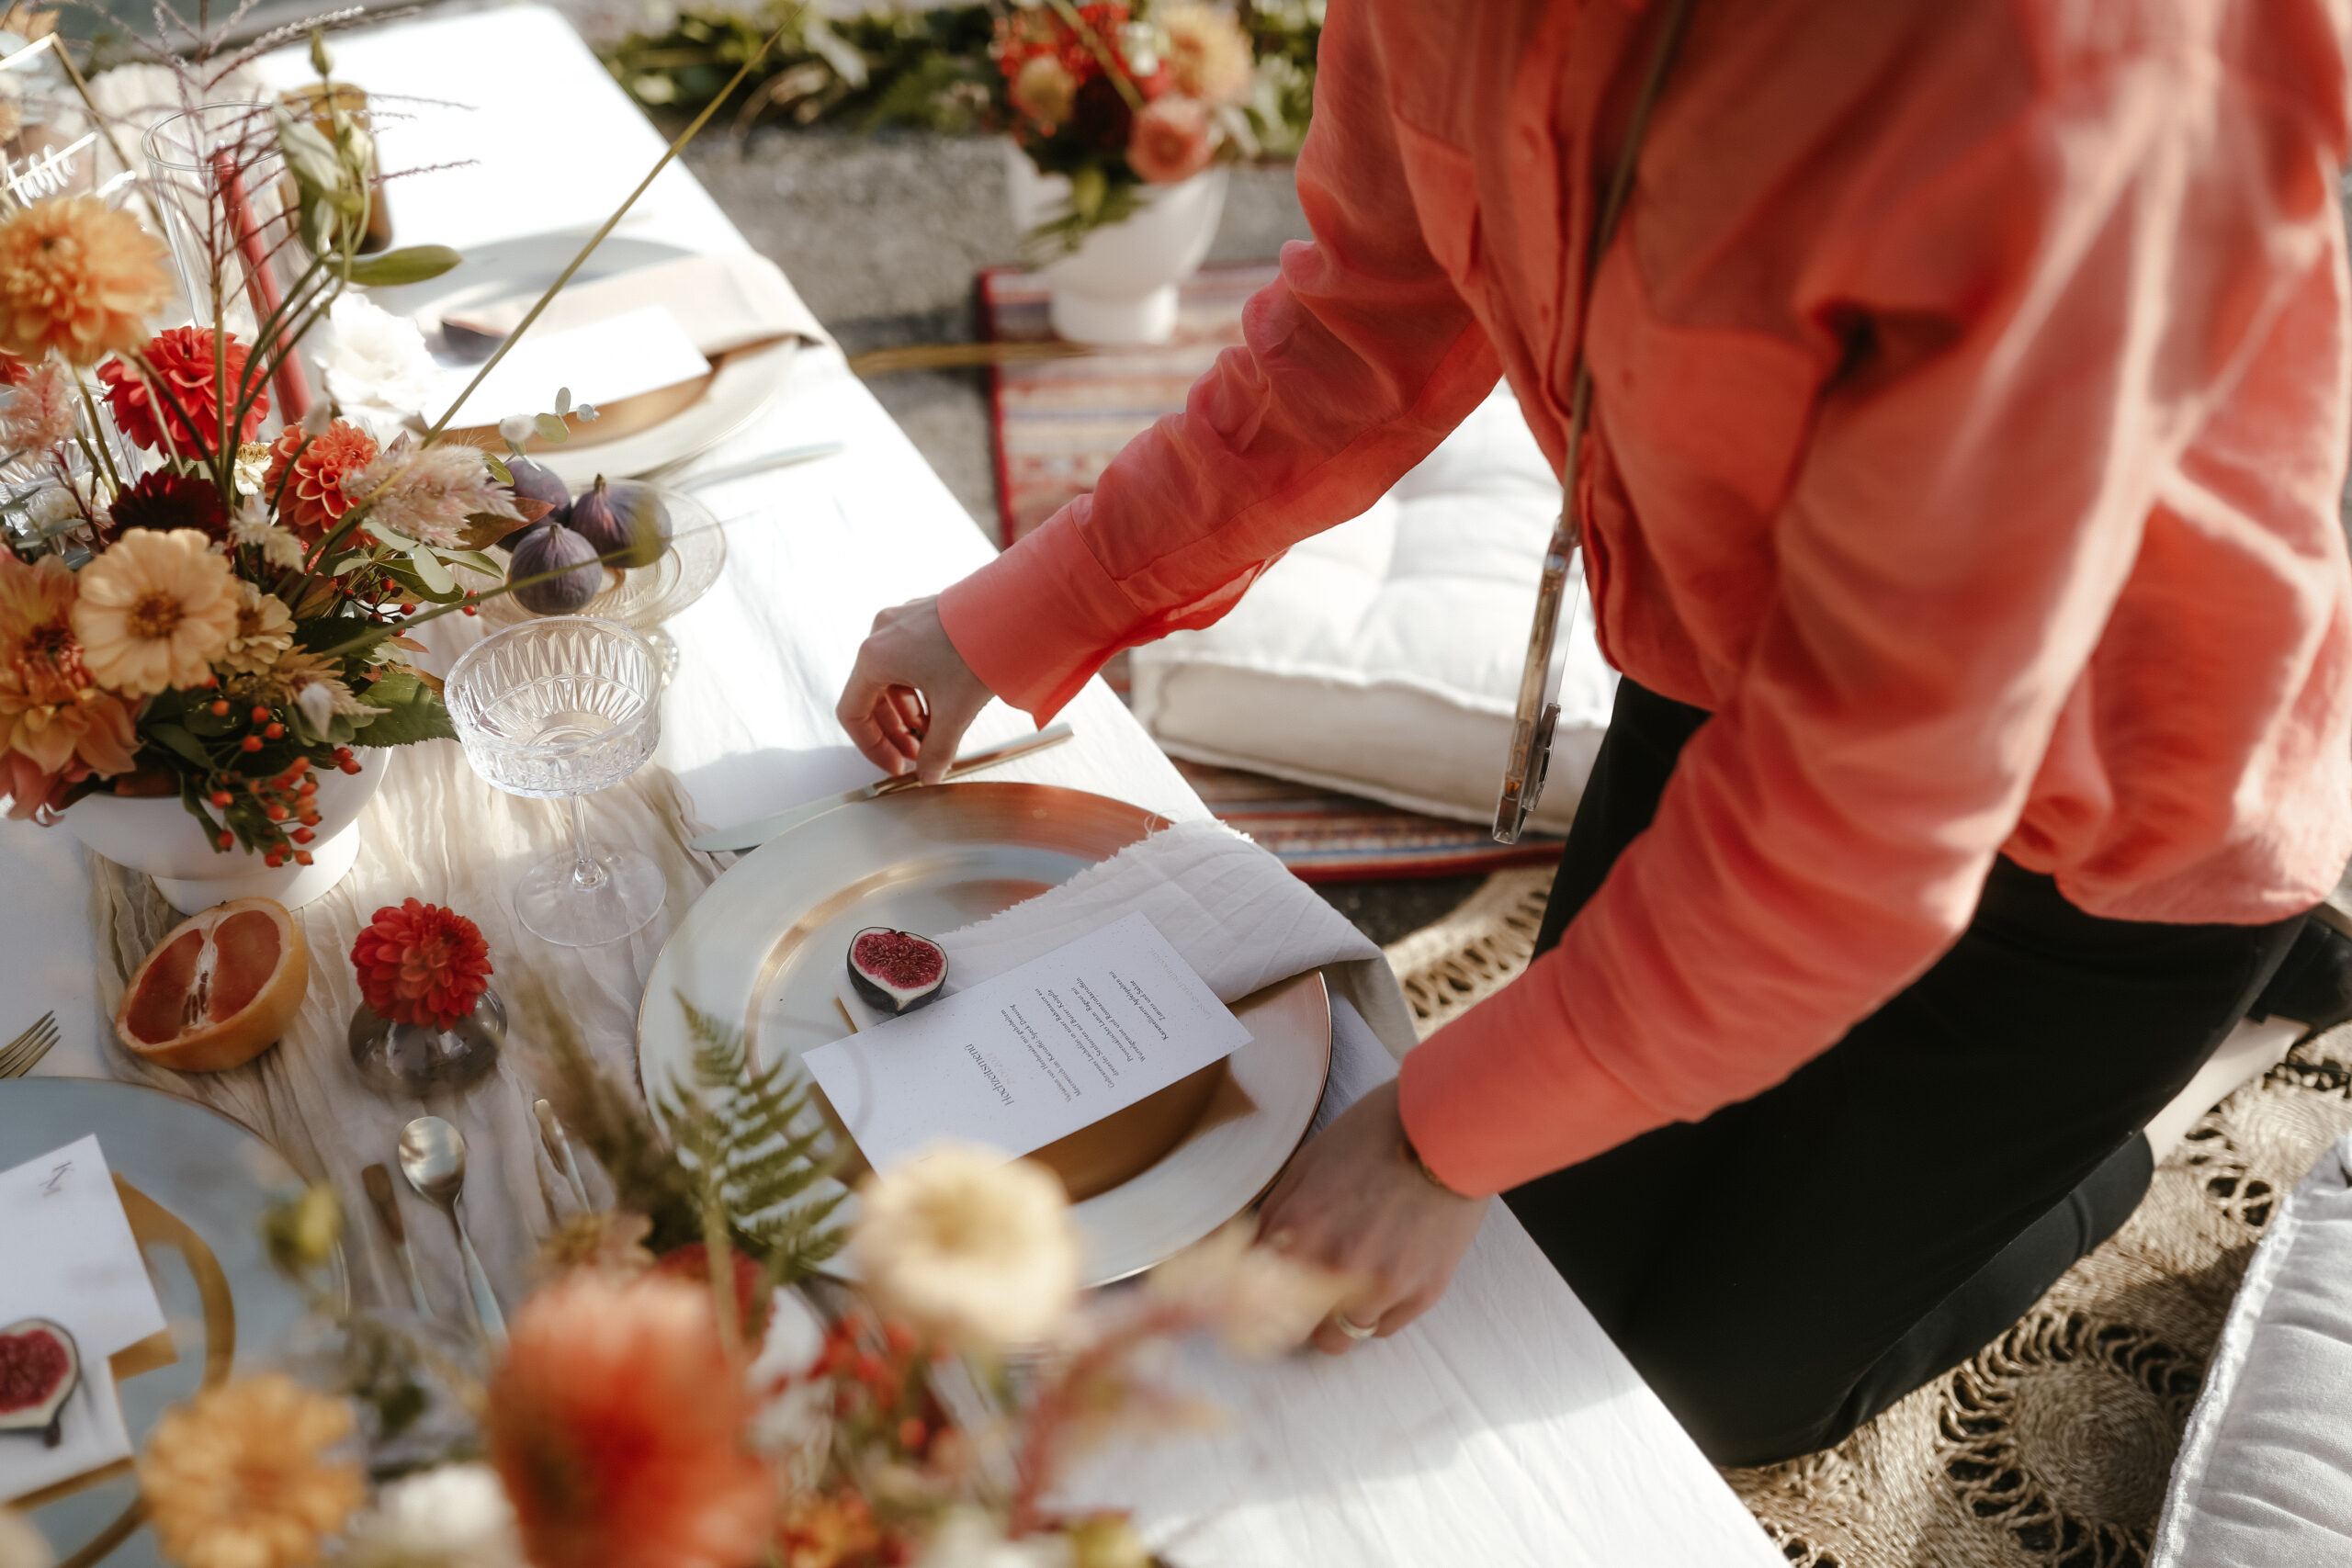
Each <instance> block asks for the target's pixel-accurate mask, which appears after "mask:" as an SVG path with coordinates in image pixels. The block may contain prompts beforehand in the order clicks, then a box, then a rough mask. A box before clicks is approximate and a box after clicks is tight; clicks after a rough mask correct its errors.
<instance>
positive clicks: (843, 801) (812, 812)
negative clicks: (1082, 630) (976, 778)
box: [694, 724, 1069, 854]
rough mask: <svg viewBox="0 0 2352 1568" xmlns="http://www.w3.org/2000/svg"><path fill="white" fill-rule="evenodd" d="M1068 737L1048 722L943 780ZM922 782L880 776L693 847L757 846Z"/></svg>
mask: <svg viewBox="0 0 2352 1568" xmlns="http://www.w3.org/2000/svg"><path fill="white" fill-rule="evenodd" d="M1067 739H1069V725H1067V724H1051V725H1047V726H1046V728H1043V729H1041V730H1039V731H1037V733H1036V734H1035V735H1030V736H1024V737H1023V738H1022V739H1019V740H1009V741H1007V742H1005V744H1003V745H1001V746H991V747H989V749H988V750H985V751H975V752H973V753H972V754H971V755H969V756H967V757H958V758H956V762H955V765H954V766H953V767H951V768H949V769H948V770H947V777H946V778H945V779H943V780H942V781H941V782H942V783H943V784H944V783H951V782H953V781H954V780H956V779H960V778H963V777H964V776H966V775H967V774H969V773H978V772H979V771H980V770H981V769H983V768H993V767H995V766H996V765H997V764H998V763H1000V762H1010V761H1012V760H1013V759H1014V758H1016V757H1028V756H1034V755H1035V754H1036V753H1037V752H1039V751H1043V750H1046V748H1047V747H1049V746H1058V745H1060V744H1061V743H1062V742H1063V741H1065V740H1067ZM920 783H921V781H919V780H918V779H917V778H916V777H915V775H914V774H912V773H901V774H899V776H898V777H897V778H891V779H877V780H876V781H875V782H874V783H872V784H866V785H864V786H862V787H861V788H858V789H853V790H844V791H842V793H841V794H840V795H827V796H826V797H825V798H824V799H822V800H812V801H810V802H809V804H808V805H806V806H796V807H793V808H792V809H791V810H789V811H779V812H777V813H775V815H774V816H772V817H760V818H753V819H752V821H749V822H744V823H740V824H738V825H737V826H735V827H732V828H720V829H716V830H714V831H712V832H708V833H705V834H704V835H703V836H702V837H701V838H699V839H696V840H694V847H695V849H698V850H703V851H706V852H710V853H714V854H715V853H717V852H718V851H720V850H752V849H757V848H758V847H759V846H760V845H762V844H764V843H766V842H767V841H768V840H770V839H773V838H775V836H776V835H777V834H778V833H781V832H783V831H784V830H785V829H787V828H797V827H798V826H800V824H802V823H803V822H808V821H813V820H814V819H815V818H820V817H822V816H824V815H825V814H826V813H827V812H831V811H839V810H840V809H841V808H842V807H844V806H855V805H856V804H857V803H858V802H859V801H861V800H875V799H878V798H879V797H881V796H883V795H896V794H898V793H899V791H900V790H902V789H915V788H918V787H920Z"/></svg>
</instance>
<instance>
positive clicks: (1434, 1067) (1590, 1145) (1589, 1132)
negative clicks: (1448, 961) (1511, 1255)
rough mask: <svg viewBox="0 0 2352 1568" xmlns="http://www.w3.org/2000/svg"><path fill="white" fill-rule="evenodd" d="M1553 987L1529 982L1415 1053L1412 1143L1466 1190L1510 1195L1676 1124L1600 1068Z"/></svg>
mask: <svg viewBox="0 0 2352 1568" xmlns="http://www.w3.org/2000/svg"><path fill="white" fill-rule="evenodd" d="M1548 956H1550V955H1547V957H1548ZM1539 962H1540V961H1539ZM1545 978H1548V977H1545ZM1551 988H1552V987H1550V986H1548V985H1546V984H1544V983H1543V982H1542V980H1540V979H1539V981H1538V983H1537V984H1535V985H1530V984H1529V983H1528V978H1527V976H1521V979H1520V980H1519V981H1518V982H1517V983H1516V984H1513V985H1510V986H1506V987H1503V989H1502V990H1500V991H1498V992H1497V993H1496V994H1495V995H1494V996H1492V997H1489V998H1487V1000H1485V1001H1484V1002H1481V1003H1479V1004H1478V1006H1476V1007H1475V1008H1473V1009H1472V1010H1470V1011H1469V1012H1467V1013H1465V1014H1464V1015H1463V1016H1462V1017H1461V1018H1460V1019H1458V1020H1456V1021H1454V1022H1453V1023H1451V1024H1448V1025H1447V1026H1446V1027H1445V1028H1443V1029H1441V1030H1440V1031H1438V1032H1436V1033H1435V1034H1432V1035H1430V1037H1429V1038H1428V1039H1427V1040H1425V1041H1423V1042H1422V1043H1420V1044H1419V1045H1417V1046H1415V1047H1414V1048H1413V1049H1412V1050H1411V1051H1410V1052H1408V1053H1407V1055H1406V1057H1405V1062H1404V1066H1403V1068H1402V1071H1401V1075H1400V1077H1401V1081H1400V1082H1399V1083H1398V1085H1397V1113H1398V1114H1399V1115H1400V1116H1401V1117H1402V1118H1403V1119H1404V1122H1405V1135H1406V1136H1407V1137H1408V1138H1410V1139H1411V1140H1412V1141H1413V1147H1414V1148H1415V1149H1416V1150H1418V1151H1419V1154H1420V1156H1421V1158H1422V1159H1423V1160H1425V1161H1427V1162H1428V1164H1429V1168H1430V1170H1432V1171H1434V1172H1435V1173H1436V1174H1437V1176H1438V1178H1439V1179H1441V1180H1442V1181H1443V1182H1444V1183H1445V1184H1446V1185H1447V1186H1448V1187H1451V1188H1453V1190H1455V1191H1456V1192H1465V1193H1469V1194H1471V1195H1473V1196H1483V1195H1485V1194H1487V1193H1492V1192H1500V1191H1503V1190H1506V1189H1509V1188H1512V1187H1516V1186H1518V1185H1519V1184H1520V1183H1521V1182H1523V1181H1532V1180H1533V1179H1535V1178H1537V1177H1539V1176H1543V1175H1545V1174H1547V1173H1549V1172H1551V1171H1555V1170H1559V1169H1561V1168H1565V1167H1567V1166H1571V1165H1575V1164H1577V1162H1578V1161H1581V1160H1586V1159H1589V1158H1591V1157H1592V1156H1594V1155H1597V1154H1600V1153H1601V1152H1603V1151H1604V1150H1607V1149H1612V1148H1614V1147H1616V1146H1617V1145H1619V1144H1622V1143H1623V1142H1624V1141H1625V1140H1626V1139H1627V1138H1630V1137H1633V1136H1634V1134H1638V1133H1645V1132H1648V1131H1649V1130H1650V1129H1651V1128H1653V1127H1657V1126H1660V1125H1662V1124H1663V1123H1664V1122H1666V1121H1667V1120H1668V1118H1667V1117H1666V1116H1664V1115H1663V1114H1662V1113H1661V1112H1659V1111H1657V1109H1655V1108H1654V1107H1652V1106H1650V1105H1649V1104H1647V1103H1646V1102H1645V1101H1644V1100H1641V1099H1640V1098H1638V1097H1637V1096H1635V1095H1634V1093H1633V1092H1632V1091H1630V1090H1629V1089H1626V1088H1625V1086H1624V1085H1623V1084H1622V1083H1620V1082H1619V1081H1618V1080H1617V1078H1616V1077H1614V1076H1612V1075H1611V1073H1609V1072H1608V1071H1607V1070H1606V1069H1604V1068H1603V1067H1602V1066H1600V1063H1599V1062H1598V1061H1596V1060H1594V1058H1593V1056H1592V1054H1591V1053H1590V1052H1589V1051H1588V1050H1587V1049H1586V1048H1585V1044H1584V1042H1583V1041H1582V1040H1580V1039H1579V1038H1577V1033H1576V1031H1575V1029H1574V1027H1573V1026H1572V1025H1571V1024H1570V1023H1569V1022H1568V1021H1567V1019H1566V1017H1565V1016H1563V1014H1562V1013H1561V1011H1560V1010H1559V1008H1558V1004H1557V1002H1556V1000H1555V998H1552V997H1548V996H1546V995H1545V994H1544V993H1545V992H1546V991H1548V990H1550V989H1551Z"/></svg>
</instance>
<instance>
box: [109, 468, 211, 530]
mask: <svg viewBox="0 0 2352 1568" xmlns="http://www.w3.org/2000/svg"><path fill="white" fill-rule="evenodd" d="M113 515H114V525H115V526H116V527H117V528H119V529H130V528H153V529H156V530H158V531H159V532H162V531H168V530H170V529H173V528H194V529H196V530H197V531H198V532H199V533H201V534H203V535H204V536H206V537H207V538H210V539H220V540H226V539H227V538H228V537H229V513H228V509H227V508H226V507H224V506H222V505H221V504H220V491H217V490H214V489H213V488H212V486H211V483H210V482H209V480H206V479H198V478H197V477H196V476H195V475H194V474H175V473H173V472H172V471H171V470H169V469H168V468H158V469H156V470H155V471H154V472H153V473H152V474H147V475H144V476H142V477H141V479H140V480H139V482H138V483H136V484H134V485H132V486H131V487H130V489H129V490H126V491H123V492H122V493H121V494H120V495H119V496H117V497H115V499H114V508H113Z"/></svg>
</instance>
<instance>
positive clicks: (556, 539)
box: [506, 517, 605, 615]
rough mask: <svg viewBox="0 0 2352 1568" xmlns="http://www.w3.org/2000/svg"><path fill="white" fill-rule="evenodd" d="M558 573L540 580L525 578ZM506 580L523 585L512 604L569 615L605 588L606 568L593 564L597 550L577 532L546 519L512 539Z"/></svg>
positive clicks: (550, 613)
mask: <svg viewBox="0 0 2352 1568" xmlns="http://www.w3.org/2000/svg"><path fill="white" fill-rule="evenodd" d="M548 571H553V572H559V573H560V576H556V577H550V578H548V579H546V580H545V581H539V582H530V581H526V580H527V579H530V578H534V577H537V576H538V575H539V574H540V573H542V572H548ZM506 581H509V582H521V583H524V586H523V587H520V588H517V589H516V590H515V603H516V604H520V605H522V606H523V608H525V609H526V610H528V611H530V612H531V614H533V615H577V614H579V613H580V612H581V611H582V610H584V609H586V608H587V607H588V601H589V600H591V599H594V597H595V596H596V593H597V591H598V590H599V589H601V588H603V587H604V586H605V569H604V568H603V567H602V566H599V565H598V564H597V563H596V547H595V546H594V545H592V544H590V543H589V542H588V541H587V540H586V539H584V538H582V536H580V535H579V534H578V533H577V532H576V531H574V530H572V529H570V528H567V527H565V526H564V525H562V524H560V523H559V522H557V521H556V520H555V519H554V518H552V517H548V518H547V519H545V520H543V521H541V522H538V523H535V524H533V525H531V526H530V527H528V528H526V529H525V530H524V531H523V532H521V533H520V534H517V535H515V558H514V560H513V561H512V562H511V563H510V564H509V565H508V566H507V569H506Z"/></svg>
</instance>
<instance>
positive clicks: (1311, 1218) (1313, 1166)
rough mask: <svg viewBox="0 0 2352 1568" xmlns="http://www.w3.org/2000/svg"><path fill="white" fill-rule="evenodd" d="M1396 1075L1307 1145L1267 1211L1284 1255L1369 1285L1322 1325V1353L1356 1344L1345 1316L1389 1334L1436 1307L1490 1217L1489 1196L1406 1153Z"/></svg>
mask: <svg viewBox="0 0 2352 1568" xmlns="http://www.w3.org/2000/svg"><path fill="white" fill-rule="evenodd" d="M1404 1141H1405V1125H1404V1123H1403V1122H1401V1121H1399V1120H1398V1118H1397V1085H1396V1082H1395V1080H1393V1079H1392V1080H1390V1081H1389V1082H1387V1083H1385V1084H1383V1085H1381V1086H1380V1087H1379V1088H1378V1089H1374V1090H1373V1091H1372V1092H1371V1093H1369V1094H1367V1095H1365V1096H1364V1097H1363V1099H1362V1100H1357V1101H1356V1102H1355V1103H1354V1104H1353V1105H1351V1106H1350V1107H1348V1109H1347V1110H1346V1111H1344V1112H1342V1113H1341V1114H1340V1118H1339V1120H1337V1121H1335V1122H1332V1123H1331V1124H1330V1125H1329V1127H1326V1128H1324V1129H1323V1131H1322V1132H1321V1133H1320V1134H1317V1136H1316V1137H1314V1138H1313V1139H1312V1140H1310V1141H1309V1142H1308V1143H1307V1145H1306V1147H1305V1148H1303V1149H1301V1150H1299V1151H1298V1153H1297V1155H1296V1156H1294V1157H1293V1158H1292V1160H1291V1162H1290V1165H1289V1168H1286V1169H1285V1170H1284V1171H1283V1174H1282V1179H1280V1180H1279V1181H1277V1182H1275V1183H1274V1190H1273V1191H1272V1193H1271V1194H1270V1195H1268V1197H1267V1199H1266V1201H1265V1205H1264V1207H1263V1208H1261V1210H1260V1211H1259V1213H1258V1235H1259V1236H1260V1238H1261V1240H1263V1241H1264V1242H1265V1243H1266V1245H1268V1246H1270V1247H1272V1248H1273V1249H1274V1250H1275V1251H1277V1252H1281V1253H1285V1254H1287V1255H1289V1256H1290V1257H1293V1258H1301V1259H1304V1260H1306V1261H1307V1262H1311V1263H1319V1264H1322V1265H1323V1266H1324V1267H1326V1268H1329V1269H1338V1270H1340V1272H1342V1273H1345V1274H1349V1275H1351V1276H1353V1277H1354V1278H1355V1279H1356V1280H1359V1281H1360V1283H1359V1284H1358V1285H1357V1287H1356V1289H1355V1291H1354V1292H1352V1293H1351V1295H1350V1296H1349V1298H1348V1299H1347V1300H1346V1301H1345V1302H1343V1303H1340V1309H1339V1311H1338V1312H1337V1313H1335V1314H1332V1316H1331V1317H1329V1318H1326V1319H1325V1320H1324V1321H1323V1324H1322V1325H1321V1326H1320V1327H1318V1328H1317V1329H1316V1331H1315V1339H1314V1343H1315V1345H1316V1347H1317V1348H1319V1349H1322V1350H1324V1351H1327V1352H1329V1354H1331V1355H1334V1356H1336V1355H1340V1354H1342V1353H1343V1352H1345V1351H1347V1350H1348V1349H1350V1348H1352V1347H1353V1345H1354V1344H1355V1340H1354V1339H1353V1338H1352V1337H1351V1336H1349V1335H1347V1334H1345V1333H1342V1332H1341V1331H1340V1325H1339V1322H1338V1319H1339V1318H1340V1317H1341V1316H1344V1317H1346V1318H1347V1319H1348V1321H1350V1322H1351V1323H1354V1324H1357V1325H1361V1326H1363V1327H1366V1328H1372V1329H1374V1332H1375V1333H1376V1334H1377V1335H1379V1336H1383V1337H1385V1336H1387V1335H1391V1334H1394V1333H1396V1332H1397V1330H1398V1329H1400V1328H1402V1327H1404V1326H1405V1325H1407V1324H1408V1323H1410V1322H1412V1321H1413V1320H1414V1319H1415V1318H1417V1317H1419V1316H1420V1315H1421V1314H1423V1313H1425V1312H1427V1311H1429V1309H1430V1307H1432V1306H1434V1305H1436V1304H1437V1299H1438V1298H1439V1297H1440V1296H1442V1295H1443V1294H1445V1287H1446V1285H1447V1283H1448V1282H1449V1281H1450V1280H1453V1270H1454V1268H1455V1266H1456V1265H1458V1264H1459V1263H1460V1262H1461V1261H1462V1255H1463V1254H1464V1252H1466V1251H1468V1250H1469V1247H1470V1239H1471V1238H1472V1237H1473V1236H1475V1235H1477V1234H1478V1226H1479V1224H1480V1223H1481V1222H1483V1221H1484V1220H1485V1219H1486V1217H1487V1203H1488V1202H1489V1201H1490V1200H1488V1199H1485V1198H1464V1197H1463V1196H1462V1195H1461V1194H1459V1193H1456V1192H1449V1191H1447V1190H1445V1189H1444V1188H1442V1187H1440V1186H1439V1185H1438V1184H1437V1183H1435V1182H1433V1181H1431V1180H1430V1179H1429V1178H1428V1177H1426V1176H1424V1175H1422V1174H1421V1172H1420V1170H1419V1168H1418V1167H1417V1166H1415V1165H1414V1164H1413V1162H1412V1161H1411V1160H1410V1159H1409V1158H1408V1157H1406V1156H1405V1155H1404V1153H1403V1150H1404V1146H1405V1142H1404Z"/></svg>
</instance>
